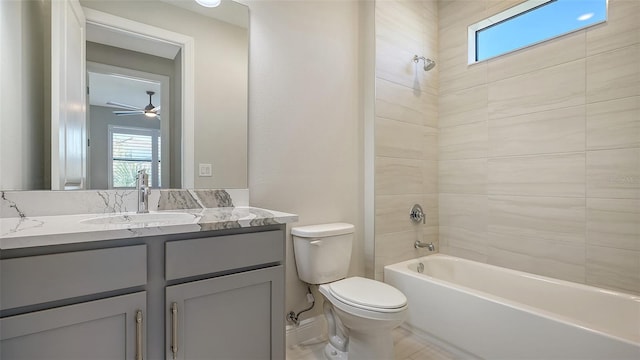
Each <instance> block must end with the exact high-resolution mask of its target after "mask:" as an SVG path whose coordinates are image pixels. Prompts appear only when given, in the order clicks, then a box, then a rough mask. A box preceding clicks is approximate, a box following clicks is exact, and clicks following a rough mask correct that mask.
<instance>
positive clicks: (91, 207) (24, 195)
mask: <svg viewBox="0 0 640 360" xmlns="http://www.w3.org/2000/svg"><path fill="white" fill-rule="evenodd" d="M137 201H138V197H137V194H136V191H135V190H131V189H127V190H79V191H0V218H14V217H33V216H52V215H76V214H109V213H121V212H135V211H136V210H137ZM236 206H249V190H248V189H226V190H223V189H167V190H151V193H150V195H149V210H152V211H153V210H183V209H201V208H217V207H236Z"/></svg>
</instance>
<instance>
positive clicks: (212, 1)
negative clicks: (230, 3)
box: [196, 0, 222, 8]
mask: <svg viewBox="0 0 640 360" xmlns="http://www.w3.org/2000/svg"><path fill="white" fill-rule="evenodd" d="M196 2H197V3H198V4H200V5H202V6H204V7H210V8H211V7H216V6H218V5H220V3H221V2H222V0H196Z"/></svg>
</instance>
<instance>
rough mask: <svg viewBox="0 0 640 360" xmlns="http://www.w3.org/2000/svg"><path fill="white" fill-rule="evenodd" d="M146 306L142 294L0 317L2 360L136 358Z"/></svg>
mask: <svg viewBox="0 0 640 360" xmlns="http://www.w3.org/2000/svg"><path fill="white" fill-rule="evenodd" d="M146 303H147V297H146V292H144V291H143V292H138V293H134V294H130V295H123V296H116V297H112V298H108V299H103V300H97V301H89V302H85V303H80V304H76V305H69V306H63V307H59V308H53V309H49V310H43V311H36V312H31V313H27V314H23V315H16V316H10V317H6V318H3V319H0V359H3V360H5V359H6V360H20V359H25V360H27V359H28V360H44V359H47V360H50V359H60V360H62V359H64V360H76V359H78V360H87V359H92V360H98V359H105V360H107V359H108V360H116V359H123V360H136V350H137V346H139V345H141V347H142V349H144V344H145V343H146V342H145V341H144V333H145V331H144V321H143V323H142V324H141V328H138V327H137V326H138V324H137V322H136V314H137V312H138V310H139V311H141V312H142V313H141V314H142V315H143V320H145V319H144V316H145V314H146ZM138 330H141V331H140V332H139V331H138ZM140 334H142V337H138V336H139V335H140ZM144 354H146V352H143V355H144Z"/></svg>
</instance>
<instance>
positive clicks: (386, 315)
mask: <svg viewBox="0 0 640 360" xmlns="http://www.w3.org/2000/svg"><path fill="white" fill-rule="evenodd" d="M353 231H354V227H353V225H351V224H345V223H335V224H323V225H311V226H303V227H294V228H292V229H291V234H292V235H293V240H294V243H293V245H294V255H295V259H296V268H297V270H298V277H299V278H300V279H301V280H302V281H304V282H306V283H308V284H316V285H319V287H318V290H319V292H320V293H321V294H322V296H323V297H324V300H325V301H324V305H323V306H324V315H325V318H326V320H327V325H328V326H327V328H328V332H329V342H328V343H327V345H326V347H325V351H324V354H325V357H326V358H327V359H330V360H345V359H351V360H360V359H362V360H372V359H381V360H391V359H393V355H394V353H393V336H392V335H391V330H393V329H394V328H395V327H397V326H399V325H400V324H401V323H402V322H403V321H404V320H405V318H406V316H407V298H406V297H405V296H404V294H402V292H400V291H399V290H398V289H396V288H394V287H392V286H391V285H388V284H385V283H382V282H379V281H375V280H371V279H366V278H362V277H350V278H346V275H347V270H348V268H349V261H350V260H351V245H352V241H353Z"/></svg>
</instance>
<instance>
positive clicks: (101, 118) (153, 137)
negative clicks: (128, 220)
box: [86, 43, 180, 189]
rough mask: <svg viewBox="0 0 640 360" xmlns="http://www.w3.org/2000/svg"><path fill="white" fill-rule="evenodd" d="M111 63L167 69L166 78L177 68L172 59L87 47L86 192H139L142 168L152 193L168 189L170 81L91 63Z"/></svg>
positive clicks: (147, 74) (157, 76)
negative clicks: (137, 179) (137, 180)
mask: <svg viewBox="0 0 640 360" xmlns="http://www.w3.org/2000/svg"><path fill="white" fill-rule="evenodd" d="M105 53H106V54H109V55H110V56H104V54H105ZM111 57H118V58H122V57H127V58H128V59H127V61H126V63H127V64H132V63H133V64H136V63H140V64H151V65H148V67H149V68H151V69H153V68H162V65H164V69H165V71H164V73H165V74H166V73H171V72H172V71H173V69H174V67H175V65H174V64H173V61H170V60H168V59H162V58H158V57H155V56H151V55H148V54H142V53H137V52H134V51H130V50H124V49H119V48H115V47H111V46H106V45H102V44H92V43H87V59H88V60H89V61H87V87H88V90H89V91H88V95H87V138H88V143H87V146H88V151H87V159H86V161H87V166H86V168H87V170H88V171H87V181H86V184H87V188H88V189H119V188H135V176H136V174H137V171H138V170H140V169H143V168H144V169H146V170H147V173H148V174H150V177H149V180H150V184H149V185H150V186H151V187H154V188H161V187H164V188H167V187H170V186H171V183H172V180H171V179H172V176H171V162H172V161H171V156H170V154H171V143H172V141H171V138H172V137H174V136H175V135H174V134H173V133H174V132H173V131H172V130H171V129H172V127H175V126H174V125H172V118H173V116H172V113H171V110H172V106H171V88H170V86H171V77H170V76H167V75H165V74H157V73H150V72H143V71H139V70H134V69H131V68H124V67H119V66H113V65H110V64H104V63H98V62H95V61H91V60H95V59H103V60H104V59H107V60H108V59H109V58H111ZM136 58H137V59H138V60H137V61H133V60H132V59H136ZM111 62H112V63H113V61H111ZM174 142H177V143H179V142H180V141H179V139H177V140H174ZM178 153H179V150H178ZM177 178H178V180H179V174H178V175H177ZM174 182H175V180H174Z"/></svg>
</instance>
